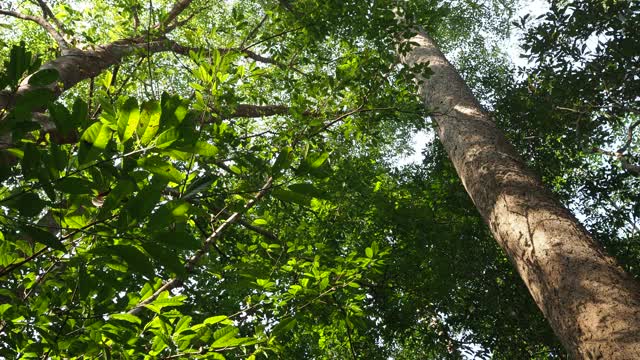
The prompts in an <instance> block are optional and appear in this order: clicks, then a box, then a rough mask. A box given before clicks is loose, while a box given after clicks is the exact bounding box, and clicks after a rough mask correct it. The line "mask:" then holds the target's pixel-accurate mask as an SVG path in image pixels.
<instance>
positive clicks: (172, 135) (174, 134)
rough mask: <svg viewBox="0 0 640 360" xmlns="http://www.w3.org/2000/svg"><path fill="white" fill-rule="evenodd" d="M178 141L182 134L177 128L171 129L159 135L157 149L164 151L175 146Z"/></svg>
mask: <svg viewBox="0 0 640 360" xmlns="http://www.w3.org/2000/svg"><path fill="white" fill-rule="evenodd" d="M178 139H180V132H179V131H178V130H177V129H175V128H171V129H169V130H167V131H165V132H163V133H162V134H160V135H158V137H157V138H156V139H155V147H157V148H159V149H164V148H166V147H168V146H169V145H171V144H173V143H174V142H175V141H176V140H178Z"/></svg>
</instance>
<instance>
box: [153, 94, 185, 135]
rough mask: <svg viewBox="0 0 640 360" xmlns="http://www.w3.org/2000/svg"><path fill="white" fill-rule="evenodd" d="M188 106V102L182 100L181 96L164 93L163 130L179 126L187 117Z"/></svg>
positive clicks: (162, 103)
mask: <svg viewBox="0 0 640 360" xmlns="http://www.w3.org/2000/svg"><path fill="white" fill-rule="evenodd" d="M187 105H188V102H187V101H185V100H182V99H181V98H180V96H178V95H174V96H170V95H169V94H167V93H163V94H162V99H161V106H162V115H161V117H160V124H161V126H162V127H163V128H168V127H174V126H178V125H179V124H180V123H181V122H182V120H184V118H185V116H186V115H187V112H188V111H187Z"/></svg>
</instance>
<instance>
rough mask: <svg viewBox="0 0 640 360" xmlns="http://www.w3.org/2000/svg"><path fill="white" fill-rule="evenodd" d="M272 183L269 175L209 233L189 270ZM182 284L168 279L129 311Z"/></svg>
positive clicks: (130, 311) (189, 263) (261, 196)
mask: <svg viewBox="0 0 640 360" xmlns="http://www.w3.org/2000/svg"><path fill="white" fill-rule="evenodd" d="M272 184H273V178H272V177H269V178H268V179H267V182H266V183H265V184H264V185H263V186H262V188H261V189H260V191H258V193H257V194H256V195H255V196H254V198H253V199H251V200H249V202H247V203H246V204H245V205H244V207H243V208H242V210H240V211H237V212H234V213H233V214H231V216H229V217H228V218H227V220H225V221H224V222H223V223H222V224H221V225H220V226H218V228H217V229H215V230H214V231H213V233H212V234H211V235H209V237H208V238H207V239H206V240H205V241H204V243H203V245H202V247H201V248H200V250H198V251H196V253H195V254H194V255H193V256H191V258H190V259H189V260H187V262H186V264H185V266H184V267H185V270H186V271H187V272H191V271H193V269H194V267H195V265H196V263H197V262H198V261H199V260H200V259H201V258H202V257H203V256H204V255H205V254H206V253H207V252H208V250H209V247H211V246H213V245H215V242H216V240H217V239H218V238H219V237H220V236H221V235H222V233H223V232H224V231H226V230H227V229H228V228H229V227H230V226H232V225H233V224H235V223H236V222H238V221H239V220H240V217H241V216H242V214H244V213H246V212H247V211H249V210H250V209H251V208H252V207H254V206H255V205H256V204H257V203H258V201H260V200H261V199H262V198H263V197H264V196H265V195H266V194H267V192H269V190H270V189H271V185H272ZM180 285H182V279H179V278H173V279H171V280H169V281H167V282H166V283H165V284H164V285H162V286H161V287H160V288H159V289H158V290H156V291H155V292H154V293H153V294H152V295H151V296H149V297H148V298H146V299H144V300H142V301H140V302H139V303H138V304H137V305H136V306H135V307H134V308H133V309H131V310H129V311H128V313H129V314H133V315H135V314H138V313H140V312H141V311H142V309H143V308H144V306H145V305H148V304H151V303H152V302H153V301H154V300H155V299H157V298H158V296H160V294H161V293H163V292H164V291H169V290H172V289H174V288H176V287H178V286H180Z"/></svg>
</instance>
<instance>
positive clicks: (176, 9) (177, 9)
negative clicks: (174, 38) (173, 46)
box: [154, 0, 193, 29]
mask: <svg viewBox="0 0 640 360" xmlns="http://www.w3.org/2000/svg"><path fill="white" fill-rule="evenodd" d="M192 1H193V0H179V1H176V3H175V4H173V8H171V10H170V11H169V13H168V14H167V16H166V17H165V18H164V19H163V20H162V21H160V22H158V23H157V24H156V25H155V26H154V28H155V29H173V27H169V24H171V22H172V21H173V20H174V19H175V18H177V17H178V16H179V15H180V14H181V13H182V12H183V11H184V10H185V9H186V8H187V7H188V6H189V5H190V4H191V2H192Z"/></svg>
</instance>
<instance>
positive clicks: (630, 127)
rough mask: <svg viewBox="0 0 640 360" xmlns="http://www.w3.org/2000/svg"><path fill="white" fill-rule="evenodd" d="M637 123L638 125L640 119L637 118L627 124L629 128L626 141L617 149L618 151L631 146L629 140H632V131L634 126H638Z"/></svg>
mask: <svg viewBox="0 0 640 360" xmlns="http://www.w3.org/2000/svg"><path fill="white" fill-rule="evenodd" d="M638 125H640V120H637V121H636V122H634V123H633V124H631V126H629V129H628V130H627V141H626V142H625V143H624V146H622V147H621V148H620V149H618V152H619V153H623V152H625V151H626V150H627V149H628V148H629V146H631V141H632V140H633V131H634V130H635V129H636V127H638Z"/></svg>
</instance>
